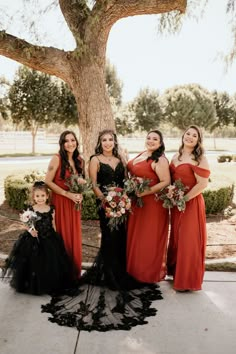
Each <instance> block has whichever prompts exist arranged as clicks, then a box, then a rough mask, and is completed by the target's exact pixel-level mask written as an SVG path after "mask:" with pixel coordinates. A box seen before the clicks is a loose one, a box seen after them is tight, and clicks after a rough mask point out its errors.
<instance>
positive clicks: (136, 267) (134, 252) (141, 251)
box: [127, 160, 169, 283]
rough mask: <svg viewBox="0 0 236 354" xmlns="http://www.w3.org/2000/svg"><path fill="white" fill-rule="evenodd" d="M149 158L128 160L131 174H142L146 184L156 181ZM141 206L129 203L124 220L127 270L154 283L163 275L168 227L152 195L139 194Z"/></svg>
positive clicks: (167, 221) (157, 180)
mask: <svg viewBox="0 0 236 354" xmlns="http://www.w3.org/2000/svg"><path fill="white" fill-rule="evenodd" d="M152 162H153V161H152V160H149V161H146V160H145V161H141V162H138V163H136V164H133V160H131V161H129V162H128V165H127V167H128V170H129V172H130V173H131V175H134V176H138V177H146V178H148V179H150V180H151V183H150V186H152V185H155V184H157V183H158V182H159V179H158V176H157V175H156V173H155V172H154V171H153V169H152V168H151V163H152ZM142 199H143V202H144V205H143V207H138V206H137V205H135V204H133V205H132V213H131V214H130V215H129V219H128V236H127V272H128V273H129V274H131V275H132V276H133V277H134V278H136V279H137V280H139V281H142V282H146V283H156V282H159V281H160V280H162V279H164V277H165V275H166V248H167V239H168V228H169V211H168V209H165V208H163V206H162V202H161V201H160V200H159V201H158V200H156V198H155V194H150V195H147V196H144V197H142Z"/></svg>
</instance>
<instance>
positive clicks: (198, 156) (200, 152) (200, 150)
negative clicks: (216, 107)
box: [178, 125, 204, 165]
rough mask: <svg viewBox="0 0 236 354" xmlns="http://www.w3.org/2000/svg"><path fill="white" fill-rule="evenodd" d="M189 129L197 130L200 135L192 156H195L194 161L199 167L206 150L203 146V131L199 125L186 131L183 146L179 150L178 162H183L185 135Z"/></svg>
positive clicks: (182, 139) (191, 126) (192, 126)
mask: <svg viewBox="0 0 236 354" xmlns="http://www.w3.org/2000/svg"><path fill="white" fill-rule="evenodd" d="M189 129H194V130H196V132H197V134H198V141H197V144H196V145H195V146H194V148H193V152H192V154H193V156H194V157H193V160H194V161H196V162H197V163H198V165H199V163H200V160H201V157H202V155H203V154H204V149H203V146H202V132H201V129H200V128H199V127H198V126H197V125H190V126H189V127H188V128H187V129H185V131H184V133H183V135H182V138H181V141H182V144H181V146H180V148H179V156H178V160H179V161H181V156H182V155H183V150H184V135H185V133H186V132H187V131H188V130H189Z"/></svg>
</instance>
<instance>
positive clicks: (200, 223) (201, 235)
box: [167, 163, 210, 290]
mask: <svg viewBox="0 0 236 354" xmlns="http://www.w3.org/2000/svg"><path fill="white" fill-rule="evenodd" d="M170 171H171V177H172V181H173V182H174V181H175V180H177V179H181V181H182V182H183V184H184V185H185V186H188V187H189V190H191V188H193V186H194V185H195V184H196V178H195V175H194V174H197V175H199V176H201V177H205V178H208V177H209V175H210V171H209V170H206V169H203V168H201V167H198V166H194V165H192V164H189V163H183V164H180V165H178V166H176V167H175V166H174V164H173V163H171V164H170ZM189 190H188V191H189ZM206 240H207V232H206V215H205V202H204V199H203V196H202V194H199V195H198V196H196V197H195V198H193V199H191V200H190V201H188V202H187V204H186V209H185V211H184V212H180V211H178V209H177V208H173V209H172V210H171V233H170V240H169V246H168V256H167V268H168V275H173V277H174V289H176V290H201V288H202V282H203V276H204V271H205V250H206Z"/></svg>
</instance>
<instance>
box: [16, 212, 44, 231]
mask: <svg viewBox="0 0 236 354" xmlns="http://www.w3.org/2000/svg"><path fill="white" fill-rule="evenodd" d="M40 219H41V217H40V216H39V215H37V213H36V212H35V211H33V210H30V209H27V210H24V211H23V213H22V214H20V221H22V222H23V223H24V224H25V225H26V226H28V227H29V229H28V231H29V232H30V231H32V230H35V223H36V221H38V220H40Z"/></svg>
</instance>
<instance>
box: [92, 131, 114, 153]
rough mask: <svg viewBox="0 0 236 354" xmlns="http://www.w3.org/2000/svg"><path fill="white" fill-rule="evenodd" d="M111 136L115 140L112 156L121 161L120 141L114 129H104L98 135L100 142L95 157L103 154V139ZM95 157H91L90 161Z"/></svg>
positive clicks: (98, 141)
mask: <svg viewBox="0 0 236 354" xmlns="http://www.w3.org/2000/svg"><path fill="white" fill-rule="evenodd" d="M106 134H109V135H111V136H112V137H113V139H114V148H113V149H112V154H113V155H114V156H115V157H117V158H118V159H120V155H119V146H118V140H117V135H116V133H115V132H114V130H112V129H104V130H102V131H100V132H99V134H98V140H97V145H96V147H95V155H99V154H102V153H103V149H102V137H103V135H106ZM93 156H94V155H92V156H91V157H90V159H91V158H92V157H93Z"/></svg>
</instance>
